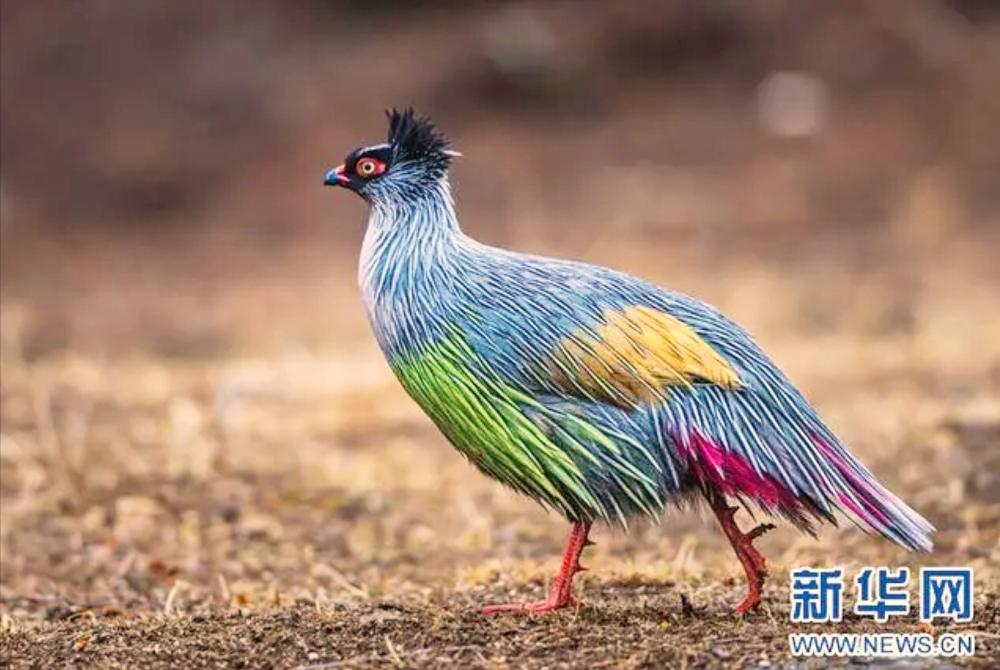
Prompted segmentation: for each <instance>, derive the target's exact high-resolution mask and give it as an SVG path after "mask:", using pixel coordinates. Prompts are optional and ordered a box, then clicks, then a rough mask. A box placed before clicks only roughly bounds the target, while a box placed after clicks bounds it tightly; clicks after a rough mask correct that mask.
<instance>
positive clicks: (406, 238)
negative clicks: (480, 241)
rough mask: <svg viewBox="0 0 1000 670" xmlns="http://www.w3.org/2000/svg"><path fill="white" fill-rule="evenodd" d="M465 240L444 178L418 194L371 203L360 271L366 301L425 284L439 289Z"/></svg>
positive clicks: (398, 293) (396, 293)
mask: <svg viewBox="0 0 1000 670" xmlns="http://www.w3.org/2000/svg"><path fill="white" fill-rule="evenodd" d="M464 237H465V236H464V235H463V234H462V231H461V229H460V228H459V224H458V217H457V216H456V214H455V203H454V200H453V199H452V196H451V187H450V185H449V183H448V178H447V177H442V178H441V179H440V180H438V181H437V182H435V183H434V184H433V185H431V186H430V187H425V188H423V189H421V190H420V193H419V195H410V196H409V197H398V198H393V199H388V198H386V199H384V200H382V199H380V200H378V201H373V202H372V204H371V212H370V214H369V216H368V229H367V231H366V232H365V240H364V244H363V246H362V250H361V262H360V267H359V282H360V284H361V289H362V292H363V293H364V294H365V297H366V299H367V300H379V299H381V298H383V297H386V296H392V295H400V294H402V293H406V292H408V291H411V290H412V289H414V288H416V287H418V286H420V285H424V284H427V283H428V282H433V283H434V284H435V285H436V286H438V287H441V286H442V284H443V280H446V279H447V277H448V276H450V270H452V269H454V267H455V266H456V263H455V256H456V252H457V251H458V249H459V247H460V246H461V244H462V241H463V239H464Z"/></svg>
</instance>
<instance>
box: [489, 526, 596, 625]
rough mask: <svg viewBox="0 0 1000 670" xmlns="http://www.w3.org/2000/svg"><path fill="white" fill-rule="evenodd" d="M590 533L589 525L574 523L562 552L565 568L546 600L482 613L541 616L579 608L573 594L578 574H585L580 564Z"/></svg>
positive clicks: (506, 606)
mask: <svg viewBox="0 0 1000 670" xmlns="http://www.w3.org/2000/svg"><path fill="white" fill-rule="evenodd" d="M589 533H590V523H589V522H579V523H575V524H573V530H572V531H571V532H570V534H569V539H568V540H566V549H565V550H564V551H563V560H562V566H561V567H560V568H559V574H558V575H557V576H556V581H555V582H553V584H552V590H551V591H550V592H549V597H548V598H547V599H546V600H539V601H538V602H533V603H504V604H500V605H489V606H487V607H484V608H483V614H484V615H485V616H490V615H491V614H500V613H503V612H515V613H531V614H534V613H541V612H554V611H556V610H560V609H563V608H564V607H575V608H579V607H580V601H579V600H577V599H576V597H575V596H574V595H573V577H574V576H575V575H576V573H578V572H585V571H586V568H584V567H582V566H581V565H580V554H582V553H583V550H584V549H585V548H586V547H587V546H589V545H590V544H591V542H590V541H589V540H588V539H587V535H588V534H589Z"/></svg>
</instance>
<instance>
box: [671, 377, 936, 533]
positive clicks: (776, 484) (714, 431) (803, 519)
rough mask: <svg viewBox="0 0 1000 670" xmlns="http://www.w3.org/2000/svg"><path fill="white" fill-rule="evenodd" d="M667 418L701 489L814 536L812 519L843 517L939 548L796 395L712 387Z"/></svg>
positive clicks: (674, 407)
mask: <svg viewBox="0 0 1000 670" xmlns="http://www.w3.org/2000/svg"><path fill="white" fill-rule="evenodd" d="M772 388H773V387H772ZM663 411H664V412H665V413H666V415H667V422H666V425H667V426H668V430H669V432H670V433H671V434H672V435H673V437H674V442H675V444H676V445H677V447H678V450H679V454H678V455H679V456H680V459H681V461H682V462H683V463H684V465H685V466H686V470H687V471H688V472H689V473H690V474H691V475H692V476H693V477H694V478H695V479H696V480H698V481H700V482H701V483H702V485H707V486H712V487H714V488H717V489H719V490H720V491H721V492H723V493H725V494H728V495H732V496H735V497H737V498H739V499H743V500H746V501H748V502H752V503H754V504H755V506H758V507H760V508H762V509H764V510H765V511H767V512H769V513H772V514H775V513H776V514H780V515H782V516H784V517H786V518H788V519H789V520H790V521H791V522H792V523H794V524H796V525H797V526H799V527H800V528H802V529H803V530H806V531H808V532H813V528H812V524H811V523H810V522H809V519H808V517H813V518H816V519H819V520H826V521H830V522H833V523H836V520H835V517H834V516H833V512H834V511H839V512H841V513H842V514H844V515H845V516H847V517H848V518H849V519H850V520H851V521H853V522H854V523H855V524H856V525H857V526H859V527H860V528H861V529H862V530H865V531H868V532H872V533H876V534H878V535H881V536H883V537H885V538H886V539H888V540H891V541H892V542H895V543H896V544H898V545H900V546H902V547H905V548H906V549H909V550H911V551H930V550H931V549H932V548H933V542H932V541H931V534H932V533H933V532H934V527H933V526H932V525H931V524H930V523H929V522H928V521H927V520H926V519H924V518H923V517H922V516H920V515H919V514H918V513H917V512H915V511H914V510H913V509H911V508H910V507H909V506H907V505H906V504H905V503H904V502H903V501H902V500H900V499H899V498H897V497H896V496H895V495H894V494H893V493H892V492H891V491H889V490H888V489H887V488H885V487H884V486H883V485H882V484H880V483H879V482H878V480H876V479H875V476H874V475H872V473H871V472H869V471H868V469H867V468H865V466H864V465H862V463H861V462H860V461H859V460H858V459H857V458H855V457H854V456H852V455H851V453H850V452H849V451H848V450H847V448H846V447H845V446H844V445H843V444H842V443H841V442H840V440H838V439H837V437H836V436H835V435H834V434H833V432H832V431H831V430H830V429H829V428H827V427H826V426H825V425H824V424H823V422H822V421H821V420H820V419H819V417H818V416H817V415H816V413H815V411H814V410H813V409H812V408H811V407H810V406H809V404H808V403H807V402H806V401H805V399H804V398H802V397H801V396H799V395H798V394H797V393H795V392H794V391H792V390H791V389H789V388H787V387H781V388H780V389H779V390H778V391H777V392H772V393H754V392H745V391H737V392H732V391H728V390H723V389H719V388H717V387H710V386H706V387H701V388H700V389H699V390H698V391H697V392H696V393H694V394H692V395H691V396H689V397H687V398H685V399H684V400H682V401H681V402H673V403H668V404H667V405H666V406H664V408H663Z"/></svg>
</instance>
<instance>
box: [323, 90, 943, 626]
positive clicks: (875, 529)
mask: <svg viewBox="0 0 1000 670" xmlns="http://www.w3.org/2000/svg"><path fill="white" fill-rule="evenodd" d="M386 115H387V117H388V126H389V132H388V137H387V139H386V141H385V142H379V143H375V144H369V145H364V146H361V147H359V148H357V149H355V150H354V151H352V152H351V153H349V154H348V155H347V156H346V158H345V160H344V162H343V163H342V164H340V165H338V166H337V167H335V168H333V169H330V170H329V171H328V172H326V173H325V175H324V184H325V185H327V186H334V187H339V188H344V189H347V190H348V191H351V192H353V193H355V194H357V195H358V196H360V197H361V198H362V199H363V200H364V201H365V202H366V203H367V209H368V219H367V227H366V230H365V234H364V240H363V242H362V245H361V253H360V260H359V264H358V283H359V287H360V291H361V296H362V300H363V303H364V307H365V311H366V313H367V316H368V320H369V322H370V325H371V328H372V331H373V333H374V336H375V339H376V340H377V342H378V345H379V347H380V349H381V351H382V352H383V354H384V356H385V358H386V360H387V362H388V364H389V367H390V368H391V369H392V371H393V373H394V375H395V377H396V378H397V379H398V381H399V383H400V384H401V385H402V387H403V389H404V390H405V391H406V393H407V394H408V395H409V396H410V397H411V398H412V399H413V400H414V401H415V402H416V404H417V405H419V407H420V408H421V409H422V410H423V412H424V413H425V414H426V415H427V416H428V417H429V419H430V420H431V421H432V422H433V423H434V424H435V425H436V426H437V428H438V430H439V431H440V432H441V433H442V434H443V435H444V437H445V438H446V439H447V440H448V442H450V443H451V444H452V445H453V446H454V447H455V448H456V449H457V450H458V451H459V452H460V453H461V454H463V455H464V456H465V457H466V459H467V460H468V461H469V462H471V464H472V465H473V466H475V468H477V469H478V470H480V471H481V472H482V473H483V474H485V475H487V476H489V477H491V478H493V479H495V480H497V481H498V482H500V483H501V484H503V485H505V486H507V487H509V488H510V489H513V490H514V491H516V492H519V493H521V494H523V495H525V496H528V497H529V498H531V499H533V500H535V501H536V502H537V503H539V504H540V505H541V506H543V507H544V508H546V509H547V510H549V511H552V512H555V513H558V514H560V515H561V516H563V517H564V518H565V519H566V520H567V521H568V523H569V525H570V532H569V536H568V538H567V540H566V544H565V548H564V551H563V557H562V562H561V565H560V568H559V572H558V574H557V575H556V577H555V579H554V580H553V582H552V583H551V588H550V590H549V593H548V596H547V597H546V598H545V599H544V600H539V601H537V602H514V603H501V604H496V605H490V606H487V607H485V608H484V609H483V613H484V614H486V615H491V614H499V613H503V612H522V613H543V612H552V611H555V610H559V609H562V608H579V607H580V606H582V602H581V601H580V600H579V599H578V598H577V596H576V594H575V592H574V589H573V580H574V577H575V576H576V574H577V573H579V572H581V571H583V570H585V568H584V567H583V566H582V565H581V563H580V558H581V555H582V553H583V551H584V549H585V548H586V547H587V546H589V545H591V544H592V542H591V541H590V532H591V529H592V527H593V526H594V524H603V525H609V526H617V527H621V528H624V529H626V530H627V529H628V528H629V524H630V523H632V522H635V521H636V520H643V519H646V520H653V521H656V520H658V519H660V518H662V517H663V516H664V515H665V514H666V513H667V512H668V511H670V510H671V509H672V508H683V507H690V506H692V505H695V506H700V507H701V508H704V507H706V506H707V508H708V509H710V510H711V512H712V513H713V514H714V516H715V517H716V519H717V520H718V523H719V525H720V527H721V529H722V532H723V534H724V535H725V536H726V538H727V539H728V541H729V543H730V545H731V546H732V550H733V551H734V553H735V554H736V558H737V559H738V560H739V562H740V564H741V565H742V568H743V571H744V573H745V575H746V581H747V593H746V596H745V598H743V600H742V601H741V602H740V603H739V604H738V605H737V606H736V607H735V614H736V615H737V616H739V617H744V616H746V615H748V614H749V613H751V612H752V611H755V610H758V609H759V608H760V606H761V602H762V593H763V587H764V585H765V580H766V578H767V576H768V571H767V564H766V561H765V558H764V556H763V555H762V554H761V553H760V551H759V550H758V549H757V548H756V547H755V546H754V541H755V540H756V539H757V538H759V537H760V536H761V535H763V534H764V533H766V532H768V531H770V530H772V529H773V528H774V527H775V526H774V524H773V523H770V522H766V523H760V524H757V525H755V526H754V527H753V528H750V529H749V530H741V528H740V524H739V523H738V522H737V520H736V518H735V517H736V514H737V512H739V511H741V510H742V511H745V512H747V513H749V515H750V517H751V519H752V520H754V522H756V518H757V514H761V513H762V514H763V515H764V516H766V517H767V518H768V519H770V520H779V519H783V520H785V521H788V522H790V523H791V524H792V525H794V526H795V527H796V528H797V529H799V530H801V531H803V532H806V533H809V534H811V535H813V536H815V535H816V534H817V532H818V530H817V526H818V524H821V523H829V524H833V525H837V524H838V516H837V515H838V514H839V515H840V516H842V517H845V518H847V519H849V520H850V521H852V522H853V523H854V524H856V525H857V526H859V527H860V528H861V529H862V530H864V531H866V532H868V533H871V534H876V535H881V536H882V537H884V538H886V539H888V540H890V541H892V542H894V543H895V544H897V545H900V546H902V547H904V548H905V549H907V550H910V551H931V549H932V547H933V543H932V539H931V536H932V534H933V533H934V531H935V529H934V527H933V526H932V525H931V524H930V523H929V522H928V521H927V520H926V519H924V518H923V517H922V516H920V514H918V513H917V512H916V511H914V510H913V509H911V508H910V507H908V506H907V505H906V504H905V503H904V502H903V501H902V500H900V498H898V497H897V496H896V495H894V494H893V493H892V492H891V491H889V490H888V489H887V488H886V487H885V486H883V485H882V484H881V483H879V481H878V480H877V479H876V478H875V476H874V475H873V474H872V473H871V472H870V471H869V470H868V469H867V468H866V467H865V466H864V465H863V464H862V463H861V461H860V460H858V458H856V457H855V456H854V455H852V453H851V452H850V451H849V449H848V447H847V446H846V445H845V443H844V442H843V441H841V440H840V439H839V438H838V437H837V436H836V435H835V434H834V432H833V431H832V430H831V429H830V428H829V427H828V426H827V425H826V424H825V423H824V422H823V421H822V420H821V418H820V417H819V415H818V413H817V411H816V410H815V409H814V408H813V406H812V405H811V404H810V403H809V402H808V400H807V399H806V398H805V397H804V396H803V394H802V393H801V392H800V391H798V390H797V389H796V387H795V386H793V384H792V382H791V381H790V380H789V378H788V377H787V376H786V375H785V374H784V373H783V372H782V371H781V370H780V369H779V367H778V366H777V365H776V364H775V363H774V362H773V361H772V359H771V358H769V357H768V356H767V355H766V354H765V353H764V351H763V350H762V349H761V347H760V346H759V345H758V344H757V342H756V341H755V340H754V339H753V337H752V336H751V335H750V334H749V333H748V332H747V331H746V330H744V329H743V328H742V327H740V326H739V325H737V324H736V323H734V322H733V321H732V320H730V319H729V318H727V317H726V316H724V315H723V314H722V313H721V312H720V311H719V310H717V309H716V308H714V307H712V306H710V305H708V304H707V303H705V302H702V301H700V300H698V299H696V298H694V297H691V296H689V295H686V294H683V293H680V292H677V291H673V290H669V289H667V288H663V287H660V286H658V285H656V284H654V283H652V282H649V281H645V280H643V279H641V278H638V277H635V276H632V275H630V274H626V273H624V272H620V271H617V270H614V269H610V268H607V267H602V266H599V265H592V264H587V263H583V262H580V261H575V260H563V259H557V258H550V257H544V256H540V255H532V254H528V253H521V252H518V251H513V250H508V249H504V248H499V247H496V246H490V245H487V244H485V243H482V242H479V241H477V240H476V239H474V238H473V237H471V236H469V235H467V234H466V233H465V232H464V231H463V229H462V227H461V226H460V225H459V218H458V215H457V210H456V206H455V200H454V198H453V195H452V189H451V185H450V180H449V171H450V168H451V166H452V164H453V161H454V159H455V158H457V157H459V156H461V154H460V153H459V152H458V151H456V150H454V149H453V148H452V144H451V142H450V140H449V139H448V138H447V137H446V136H445V135H444V134H443V133H442V132H441V131H440V130H439V129H438V127H437V126H436V125H435V123H434V122H433V121H432V120H431V119H429V118H428V117H426V116H423V115H420V114H417V113H416V112H415V111H414V110H413V108H412V107H406V108H403V109H396V108H393V109H390V110H387V111H386Z"/></svg>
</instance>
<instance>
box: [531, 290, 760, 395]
mask: <svg viewBox="0 0 1000 670" xmlns="http://www.w3.org/2000/svg"><path fill="white" fill-rule="evenodd" d="M543 366H544V367H545V370H546V372H547V373H548V374H549V376H550V378H551V380H552V383H553V385H554V386H555V388H556V389H558V390H559V391H561V392H562V393H566V394H569V395H574V396H579V397H581V398H586V399H591V400H599V401H603V402H608V403H611V404H613V405H617V406H619V407H622V408H624V409H628V408H632V407H635V406H637V405H638V404H640V403H642V402H656V401H660V400H666V399H667V397H668V396H669V394H670V391H671V389H688V390H690V389H692V388H693V387H694V385H695V384H705V383H708V384H715V385H718V386H720V387H722V388H726V389H732V390H735V389H738V388H742V387H743V386H744V382H743V380H741V378H740V376H739V374H738V373H737V372H736V370H735V369H734V368H733V366H732V365H731V364H730V363H729V361H728V360H727V359H726V358H725V357H724V356H723V355H722V354H720V353H719V352H718V351H717V350H716V349H715V348H714V347H713V346H712V345H711V344H709V343H708V342H707V341H706V340H705V338H703V337H702V336H701V335H699V334H698V333H697V332H696V331H695V330H694V329H693V328H692V327H691V326H689V325H687V324H686V323H684V322H683V321H681V320H680V319H678V318H677V317H675V316H673V315H671V314H669V313H667V312H665V311H663V310H660V309H656V308H653V307H648V306H637V305H636V306H628V307H624V308H621V309H608V310H606V311H605V312H604V314H603V315H602V316H601V318H600V319H599V321H598V322H597V323H596V324H594V325H591V326H586V327H583V326H581V327H579V328H577V329H576V330H574V331H572V332H570V333H569V334H568V335H567V336H566V337H565V338H564V339H563V340H562V341H561V342H559V343H558V344H557V345H556V346H555V348H554V349H553V350H552V351H551V353H550V354H549V356H548V357H547V359H546V360H545V361H544V362H543Z"/></svg>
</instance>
